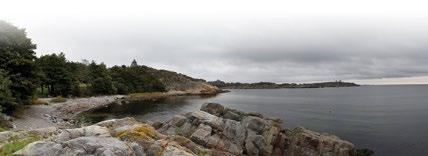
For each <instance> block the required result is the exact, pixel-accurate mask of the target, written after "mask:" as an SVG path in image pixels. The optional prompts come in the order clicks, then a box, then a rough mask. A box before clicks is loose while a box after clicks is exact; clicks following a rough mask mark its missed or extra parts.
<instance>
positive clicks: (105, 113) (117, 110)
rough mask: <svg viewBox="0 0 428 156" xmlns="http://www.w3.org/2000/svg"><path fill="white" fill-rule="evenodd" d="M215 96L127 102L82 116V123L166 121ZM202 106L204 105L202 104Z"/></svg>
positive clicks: (173, 97)
mask: <svg viewBox="0 0 428 156" xmlns="http://www.w3.org/2000/svg"><path fill="white" fill-rule="evenodd" d="M211 97H213V96H208V95H201V96H172V97H165V98H160V99H156V100H153V99H152V100H143V101H126V102H122V103H121V104H116V103H115V104H112V105H109V106H107V107H103V108H100V109H96V110H93V111H90V112H87V113H84V114H82V115H81V116H80V121H81V122H85V123H97V122H100V121H103V120H108V119H115V118H124V117H134V118H136V119H139V120H146V121H165V120H168V119H169V118H171V117H172V116H174V115H176V114H182V113H186V112H191V111H195V110H198V109H199V107H200V105H198V104H196V105H195V102H196V101H199V100H205V99H209V98H211ZM200 104H202V103H200Z"/></svg>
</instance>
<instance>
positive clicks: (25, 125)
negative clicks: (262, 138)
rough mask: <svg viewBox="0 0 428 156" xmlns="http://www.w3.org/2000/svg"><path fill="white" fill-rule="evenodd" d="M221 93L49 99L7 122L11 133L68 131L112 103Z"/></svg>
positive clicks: (170, 93) (160, 93)
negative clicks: (84, 115)
mask: <svg viewBox="0 0 428 156" xmlns="http://www.w3.org/2000/svg"><path fill="white" fill-rule="evenodd" d="M223 92H225V91H224V90H214V91H211V92H201V91H169V92H156V93H135V94H130V95H106V96H93V97H84V98H67V101H65V102H59V103H53V102H50V100H51V98H41V99H40V100H41V101H43V102H45V103H46V104H44V105H29V106H26V107H25V108H23V109H22V110H21V112H19V113H18V114H17V115H16V116H17V117H12V118H11V120H12V121H10V123H11V125H12V126H13V128H12V129H11V130H32V129H38V128H46V127H58V128H71V127H76V126H78V125H77V123H76V121H75V119H76V117H77V116H78V115H80V114H81V113H84V112H88V111H91V110H95V109H99V108H102V107H106V106H108V105H111V104H113V103H122V102H126V101H133V100H156V99H160V98H165V97H170V96H190V95H217V94H220V93H223Z"/></svg>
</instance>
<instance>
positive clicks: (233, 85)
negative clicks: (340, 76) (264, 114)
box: [208, 80, 360, 89]
mask: <svg viewBox="0 0 428 156" xmlns="http://www.w3.org/2000/svg"><path fill="white" fill-rule="evenodd" d="M208 83H209V84H211V85H213V86H216V87H218V88H221V89H280V88H326V87H357V86H360V85H358V84H355V83H351V82H342V81H333V82H320V83H302V84H297V83H281V84H278V83H273V82H257V83H240V82H224V81H221V80H217V81H210V82H208Z"/></svg>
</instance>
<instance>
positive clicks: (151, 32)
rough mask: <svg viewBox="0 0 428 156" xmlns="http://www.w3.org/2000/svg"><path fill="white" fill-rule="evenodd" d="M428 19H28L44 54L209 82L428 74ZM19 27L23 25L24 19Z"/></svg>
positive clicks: (310, 80) (311, 79)
mask: <svg viewBox="0 0 428 156" xmlns="http://www.w3.org/2000/svg"><path fill="white" fill-rule="evenodd" d="M426 21H428V20H427V19H392V18H367V17H365V18H361V17H359V18H356V17H354V18H340V17H334V18H333V17H332V18H327V17H324V18H302V19H298V18H293V19H285V18H284V19H281V18H278V19H181V20H178V19H175V20H171V19H158V20H148V19H144V20H143V19H140V20H138V19H111V20H61V21H41V22H40V23H38V24H34V23H33V24H28V25H23V26H22V27H26V28H27V31H28V32H29V35H30V37H32V38H33V40H34V41H35V42H36V43H37V44H38V47H39V49H38V50H37V51H38V53H39V54H41V53H43V54H46V53H48V52H58V51H62V52H65V53H66V55H67V56H68V57H69V58H71V59H72V60H76V61H78V60H81V59H84V58H86V59H94V60H96V61H99V62H100V61H104V62H105V63H107V64H108V65H110V66H111V65H115V64H129V63H130V60H132V59H133V58H136V59H137V60H138V61H139V62H140V63H142V64H146V65H149V66H154V67H157V68H163V69H169V70H175V71H177V72H182V73H185V74H188V75H191V76H195V77H200V78H205V79H208V80H215V79H222V80H226V81H244V82H256V81H275V82H312V81H330V80H347V79H372V78H390V77H410V76H423V75H428V68H427V66H428V61H426V60H428V22H426ZM20 26H21V25H20Z"/></svg>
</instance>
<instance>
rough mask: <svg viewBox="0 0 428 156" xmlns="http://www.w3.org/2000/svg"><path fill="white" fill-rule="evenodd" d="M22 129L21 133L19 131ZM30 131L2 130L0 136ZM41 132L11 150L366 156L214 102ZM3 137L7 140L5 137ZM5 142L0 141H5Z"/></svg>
mask: <svg viewBox="0 0 428 156" xmlns="http://www.w3.org/2000/svg"><path fill="white" fill-rule="evenodd" d="M21 133H22V134H21ZM29 133H30V132H24V131H19V132H12V131H9V132H2V133H0V140H8V139H9V138H10V137H14V138H16V137H17V136H19V137H21V138H25V137H26V136H29V135H26V134H29ZM31 136H40V137H37V138H41V139H40V141H35V142H32V143H30V144H28V145H27V146H25V147H24V148H23V149H21V150H19V151H17V152H15V153H14V155H20V156H21V155H23V156H27V155H31V156H44V155H47V156H54V155H100V156H101V155H105V156H113V155H115V156H160V155H162V156H192V155H204V156H205V155H207V156H209V155H213V156H234V155H249V156H258V155H261V156H270V155H272V156H368V155H372V154H373V152H372V151H371V150H368V149H357V148H356V147H355V145H353V144H352V143H350V142H348V141H345V140H341V139H340V138H338V137H336V136H334V135H329V134H324V133H317V132H313V131H310V130H307V129H305V128H301V127H299V128H295V129H293V130H288V129H283V128H281V121H280V120H278V119H272V118H267V117H264V116H263V115H261V114H258V113H245V112H241V111H238V110H234V109H230V108H227V107H224V106H222V105H220V104H216V103H207V104H204V105H203V106H202V107H201V110H200V111H195V112H190V113H186V114H182V115H176V116H174V117H173V118H172V119H170V120H169V121H167V122H165V123H144V122H139V121H137V120H135V119H134V118H123V119H113V120H107V121H103V122H100V123H97V124H95V125H91V126H86V127H81V128H76V129H57V128H45V129H38V130H32V131H31ZM6 142H7V141H6ZM1 143H3V144H1ZM4 143H5V142H0V146H3V145H4Z"/></svg>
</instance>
